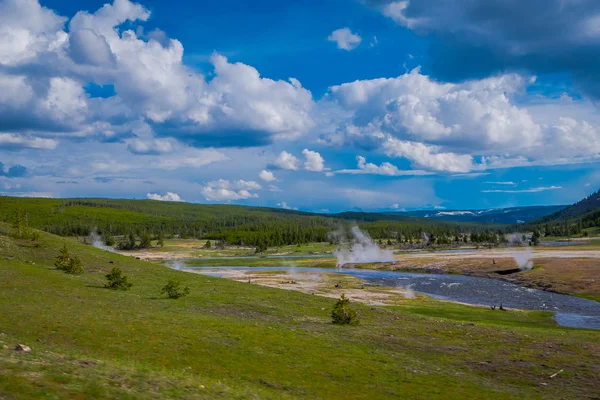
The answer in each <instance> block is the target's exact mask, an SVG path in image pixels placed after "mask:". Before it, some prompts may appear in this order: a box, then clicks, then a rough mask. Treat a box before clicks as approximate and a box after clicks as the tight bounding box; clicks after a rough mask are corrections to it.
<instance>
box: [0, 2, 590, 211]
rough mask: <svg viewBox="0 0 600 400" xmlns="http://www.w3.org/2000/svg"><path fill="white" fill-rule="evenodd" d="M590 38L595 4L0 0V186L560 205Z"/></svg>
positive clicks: (39, 190) (234, 199)
mask: <svg viewBox="0 0 600 400" xmlns="http://www.w3.org/2000/svg"><path fill="white" fill-rule="evenodd" d="M598 51H600V3H599V2H597V1H596V0H530V1H528V2H522V1H519V0H467V1H464V0H461V1H459V0H455V1H449V0H419V1H417V0H402V1H398V0H345V1H342V0H295V1H291V0H290V1H284V2H282V1H275V0H256V1H253V2H248V1H243V0H221V1H219V2H207V1H202V2H197V1H182V0H172V1H169V2H165V1H158V0H145V1H142V2H140V3H136V2H132V1H129V0H114V1H113V2H107V3H105V1H103V0H100V1H97V0H81V1H78V2H73V1H67V0H0V194H2V195H12V196H36V197H110V198H135V199H153V200H160V201H187V202H194V203H208V204H215V203H225V204H242V205H254V206H264V207H275V208H287V209H299V210H303V211H312V212H324V213H328V212H340V211H345V210H364V211H403V210H414V209H485V208H499V207H518V206H528V205H556V204H570V203H574V202H576V201H577V200H579V199H580V198H582V197H584V196H586V195H587V194H590V193H592V192H594V191H596V190H598V188H600V114H599V113H598V101H597V100H598V99H599V98H600V59H599V58H598V57H597V56H596V54H598Z"/></svg>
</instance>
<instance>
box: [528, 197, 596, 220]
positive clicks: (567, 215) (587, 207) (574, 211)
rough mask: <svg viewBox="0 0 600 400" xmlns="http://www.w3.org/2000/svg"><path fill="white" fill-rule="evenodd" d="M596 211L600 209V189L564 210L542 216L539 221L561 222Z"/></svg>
mask: <svg viewBox="0 0 600 400" xmlns="http://www.w3.org/2000/svg"><path fill="white" fill-rule="evenodd" d="M594 211H600V190H598V191H597V192H596V193H594V194H591V195H589V196H588V197H586V198H585V199H583V200H580V201H578V202H577V203H575V204H573V205H572V206H569V207H566V208H564V209H563V210H559V211H557V212H554V213H552V214H550V215H548V216H546V217H543V218H540V220H539V221H535V222H537V223H546V222H559V221H566V220H569V219H575V218H580V217H583V216H584V215H586V214H590V213H592V212H594Z"/></svg>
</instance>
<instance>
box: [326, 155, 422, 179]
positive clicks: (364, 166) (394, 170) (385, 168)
mask: <svg viewBox="0 0 600 400" xmlns="http://www.w3.org/2000/svg"><path fill="white" fill-rule="evenodd" d="M356 160H357V161H358V169H342V170H339V171H335V173H336V174H353V175H356V174H373V175H384V176H410V175H429V174H430V172H427V171H423V170H407V171H406V170H400V169H398V167H396V166H395V165H392V164H391V163H389V162H384V163H382V164H381V165H376V164H373V163H367V159H366V158H365V157H363V156H357V157H356Z"/></svg>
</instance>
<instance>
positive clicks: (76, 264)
mask: <svg viewBox="0 0 600 400" xmlns="http://www.w3.org/2000/svg"><path fill="white" fill-rule="evenodd" d="M64 271H65V272H66V273H67V274H70V275H81V274H83V265H82V263H81V260H80V259H79V257H77V256H75V257H71V258H70V259H69V263H68V264H67V267H66V268H65V270H64Z"/></svg>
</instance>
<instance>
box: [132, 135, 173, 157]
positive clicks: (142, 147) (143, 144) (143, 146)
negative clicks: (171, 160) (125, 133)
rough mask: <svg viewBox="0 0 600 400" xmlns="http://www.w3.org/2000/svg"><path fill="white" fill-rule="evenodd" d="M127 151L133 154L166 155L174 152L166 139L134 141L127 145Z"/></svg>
mask: <svg viewBox="0 0 600 400" xmlns="http://www.w3.org/2000/svg"><path fill="white" fill-rule="evenodd" d="M127 150H129V151H130V152H131V153H133V154H154V155H156V154H165V153H171V152H172V151H173V145H172V144H171V142H170V141H168V140H165V139H151V140H142V139H137V138H136V139H132V140H130V141H129V142H128V144H127Z"/></svg>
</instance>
